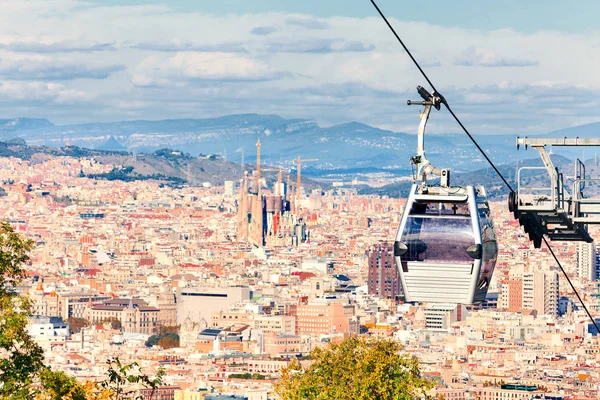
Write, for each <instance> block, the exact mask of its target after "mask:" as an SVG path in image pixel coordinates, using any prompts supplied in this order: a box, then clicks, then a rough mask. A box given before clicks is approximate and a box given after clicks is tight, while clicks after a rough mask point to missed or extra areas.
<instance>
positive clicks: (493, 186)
mask: <svg viewBox="0 0 600 400" xmlns="http://www.w3.org/2000/svg"><path fill="white" fill-rule="evenodd" d="M534 154H535V153H534ZM551 158H552V162H553V164H554V166H555V167H557V168H558V169H559V171H561V172H562V174H563V177H564V184H565V187H566V188H567V192H569V191H570V189H571V187H572V185H573V171H574V164H573V160H570V159H568V158H565V157H563V156H560V155H557V154H553V155H551ZM585 164H586V174H587V176H588V177H589V176H598V175H599V174H600V167H598V166H596V165H594V160H593V159H588V160H586V161H585ZM541 166H542V161H541V159H539V158H533V159H528V160H524V161H520V162H519V163H512V164H499V165H497V167H498V170H499V171H500V173H501V174H502V176H504V178H505V179H506V180H507V181H508V183H509V184H510V185H511V187H512V188H513V190H515V191H516V190H517V182H516V171H517V169H518V168H521V167H541ZM522 180H523V183H524V184H525V185H527V186H538V187H547V186H549V179H548V178H547V174H546V172H545V171H543V170H540V171H531V172H528V173H526V172H523V174H522ZM451 184H452V186H466V185H483V186H484V187H485V189H486V192H487V194H488V197H489V198H491V199H496V200H497V199H500V198H503V197H505V196H506V195H508V193H509V189H508V188H507V187H506V185H505V184H504V182H503V181H502V179H501V178H500V177H499V176H498V175H497V174H496V172H495V171H494V170H493V169H492V168H491V167H490V168H482V169H478V170H475V171H471V172H464V173H456V174H455V173H453V174H452V175H451ZM411 185H412V181H408V180H406V181H402V182H399V183H394V184H391V185H386V186H383V187H380V188H371V187H367V186H363V187H361V188H360V193H362V194H378V195H381V196H390V197H406V195H407V193H408V191H409V189H410V186H411ZM587 194H588V195H589V196H597V195H598V194H600V186H598V185H595V186H594V185H588V189H587Z"/></svg>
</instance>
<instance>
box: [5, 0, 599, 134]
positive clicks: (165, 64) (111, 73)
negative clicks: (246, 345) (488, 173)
mask: <svg viewBox="0 0 600 400" xmlns="http://www.w3.org/2000/svg"><path fill="white" fill-rule="evenodd" d="M165 4H168V2H165ZM391 23H392V24H393V25H394V27H395V28H396V30H397V31H398V32H399V34H400V35H401V36H402V38H403V39H404V40H405V41H406V43H407V45H408V47H409V48H410V49H411V50H412V51H413V53H414V55H415V57H416V58H417V59H418V60H419V61H420V62H421V65H422V66H423V67H424V68H425V69H426V71H427V72H428V73H429V75H430V77H431V79H432V80H433V81H434V83H435V84H436V86H437V87H438V89H440V91H441V92H442V93H443V94H444V95H445V96H446V98H447V99H448V100H449V102H450V103H451V104H452V105H453V108H454V109H455V111H460V112H461V115H464V116H465V118H467V117H468V120H465V121H464V122H465V123H468V124H469V128H470V129H472V130H473V131H474V132H479V131H481V132H497V130H498V129H499V128H498V127H499V126H500V127H503V129H504V130H505V131H511V130H512V131H514V132H519V131H528V132H529V131H538V132H543V131H544V130H547V129H548V128H549V127H550V128H555V127H560V126H569V125H572V124H573V123H574V122H575V121H582V120H586V121H587V120H589V119H590V118H594V117H596V118H597V119H600V115H599V114H598V112H597V111H596V110H597V107H594V106H589V107H588V106H587V105H588V104H589V103H594V100H593V99H594V98H599V97H600V96H599V93H600V77H599V76H598V74H597V70H598V66H599V65H600V52H598V51H597V49H598V45H597V44H598V43H599V42H600V32H588V33H587V34H586V35H574V34H566V33H561V32H538V33H534V34H523V33H520V32H516V31H514V30H496V31H483V30H479V31H476V30H465V29H459V28H449V27H441V26H435V25H431V24H428V23H424V22H407V21H398V20H395V19H393V18H392V19H391ZM217 32H218V35H217V34H216V33H217ZM465 49H466V50H465ZM22 56H26V57H28V60H29V61H27V62H24V61H23V60H24V58H23V57H22ZM44 57H46V58H44ZM65 57H68V58H65ZM28 63H29V65H28ZM120 66H124V68H125V69H124V70H122V71H121V72H119V73H115V72H116V71H117V70H119V69H121V68H123V67H120ZM465 66H468V68H467V67H465ZM492 67H495V68H492ZM502 67H503V68H502ZM76 78H95V79H76ZM0 80H2V82H3V89H2V90H3V92H0V93H4V94H7V95H8V94H10V96H12V97H10V98H15V96H18V93H16V92H14V91H15V90H17V89H15V88H17V87H19V88H22V90H23V97H22V98H19V99H20V100H19V104H21V105H22V104H25V103H26V102H27V99H30V101H31V104H30V107H20V108H16V107H15V108H11V104H10V102H6V103H5V104H4V107H3V109H2V110H3V111H2V113H0V116H2V117H4V116H6V117H12V116H27V115H18V114H16V113H22V112H26V113H30V114H31V115H35V116H44V115H54V114H56V113H55V112H54V111H55V110H56V109H55V107H57V106H56V105H57V102H59V101H70V100H69V99H74V98H77V97H78V96H80V97H81V96H83V97H84V98H85V99H86V101H84V102H82V104H81V105H80V106H79V107H73V108H72V109H71V110H70V111H72V112H70V113H66V112H65V113H64V114H60V116H61V117H62V118H64V119H63V120H57V121H55V122H58V123H61V122H71V121H73V120H76V121H88V120H98V119H107V120H115V119H118V118H121V117H127V118H169V117H173V118H177V117H201V116H214V115H218V114H227V113H233V112H236V113H237V112H260V113H267V112H268V113H278V114H281V115H284V116H286V117H308V118H316V119H317V120H318V121H319V122H321V123H323V124H333V123H341V122H345V121H348V120H359V121H362V122H365V123H369V124H372V125H378V126H381V127H385V128H389V129H396V130H410V131H414V129H412V128H411V127H413V128H414V126H415V124H416V123H417V122H418V120H417V119H416V117H415V115H416V110H415V109H414V108H409V107H405V106H404V104H405V101H406V100H407V99H409V98H411V99H412V98H415V96H416V93H415V92H414V87H415V86H416V85H419V84H420V85H424V84H425V83H426V82H424V79H423V77H422V76H420V74H419V72H418V71H417V70H416V69H415V67H414V66H413V65H412V63H411V62H410V60H409V59H408V57H407V55H406V54H405V53H404V51H403V50H402V48H401V47H400V45H399V44H398V43H397V42H396V40H395V38H394V37H393V36H392V35H391V33H390V32H389V30H388V28H387V27H386V26H385V24H383V23H382V21H381V20H380V19H379V18H376V17H366V18H348V17H333V18H315V17H312V16H309V15H288V14H283V13H264V14H255V15H251V14H248V15H235V14H223V15H220V16H215V15H207V14H201V13H182V12H178V11H174V10H171V9H170V8H169V7H168V6H120V7H113V6H102V7H99V6H95V5H90V4H84V3H82V2H77V1H70V0H53V1H51V2H48V1H41V0H39V1H38V0H33V1H20V0H6V1H4V2H3V3H2V13H1V14H0ZM26 80H28V81H29V82H24V81H26ZM56 85H58V86H56ZM34 88H37V90H39V91H40V92H39V94H36V93H35V90H34ZM7 91H8V92H7ZM90 93H91V94H93V97H89V94H90ZM36 96H37V97H36ZM44 96H46V97H47V98H48V99H50V100H48V102H47V103H44V102H41V101H39V100H38V98H39V97H44ZM581 96H584V97H581ZM60 99H62V100H60ZM577 99H578V101H575V100H577ZM582 99H585V102H586V104H585V105H582V104H581V101H583V100H582ZM538 104H544V107H545V108H546V109H552V110H555V111H556V112H553V113H552V114H547V113H546V114H545V115H542V113H541V112H539V108H538ZM128 105H132V106H128ZM124 110H126V112H125V111H124ZM432 127H434V129H438V128H439V129H447V130H451V131H456V130H457V128H456V126H455V125H454V123H453V122H452V121H451V119H449V118H447V116H445V114H443V113H437V114H436V115H435V116H433V117H432Z"/></svg>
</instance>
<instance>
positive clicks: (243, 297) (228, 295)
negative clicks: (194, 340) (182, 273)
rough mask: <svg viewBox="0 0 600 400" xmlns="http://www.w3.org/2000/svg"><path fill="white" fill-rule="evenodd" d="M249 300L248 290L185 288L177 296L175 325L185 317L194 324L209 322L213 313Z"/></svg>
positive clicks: (245, 287)
mask: <svg viewBox="0 0 600 400" xmlns="http://www.w3.org/2000/svg"><path fill="white" fill-rule="evenodd" d="M248 300H250V288H248V287H247V286H232V287H228V288H185V289H181V293H180V294H179V295H178V296H177V324H178V325H181V324H183V323H184V321H185V319H186V318H187V317H190V319H191V320H192V321H194V322H196V321H199V320H201V319H202V318H203V319H204V320H206V321H210V320H211V317H212V313H213V312H219V311H226V310H229V309H230V308H231V306H233V305H234V304H237V303H242V302H245V301H248Z"/></svg>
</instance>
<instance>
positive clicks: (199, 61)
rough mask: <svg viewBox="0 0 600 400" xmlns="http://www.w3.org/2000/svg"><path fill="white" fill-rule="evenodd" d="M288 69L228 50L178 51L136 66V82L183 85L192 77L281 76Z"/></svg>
mask: <svg viewBox="0 0 600 400" xmlns="http://www.w3.org/2000/svg"><path fill="white" fill-rule="evenodd" d="M285 76H287V73H286V72H284V71H278V70H275V69H273V68H270V67H269V66H268V65H266V64H265V63H262V62H260V61H257V60H253V59H251V58H248V57H241V56H237V55H232V54H228V53H178V54H176V55H174V56H171V57H160V56H151V57H148V58H147V59H145V60H143V61H142V62H141V63H140V64H139V65H138V66H137V68H136V71H135V73H134V75H133V83H134V84H135V85H136V86H170V85H176V86H180V85H182V84H185V83H187V82H188V81H211V82H214V81H224V82H252V81H267V80H273V79H280V78H283V77H285Z"/></svg>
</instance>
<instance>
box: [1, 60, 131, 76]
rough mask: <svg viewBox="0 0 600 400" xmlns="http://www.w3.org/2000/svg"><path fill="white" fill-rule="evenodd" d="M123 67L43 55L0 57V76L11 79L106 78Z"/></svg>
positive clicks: (123, 67)
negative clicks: (90, 63)
mask: <svg viewBox="0 0 600 400" xmlns="http://www.w3.org/2000/svg"><path fill="white" fill-rule="evenodd" d="M124 69H125V66H124V65H107V66H89V65H86V64H84V63H82V62H78V61H74V60H70V59H57V58H54V57H48V56H45V55H35V56H27V57H20V56H14V55H13V56H7V57H0V78H3V79H13V80H38V81H39V80H41V81H68V80H73V79H106V78H108V77H109V76H110V75H111V74H113V73H116V72H119V71H123V70H124Z"/></svg>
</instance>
